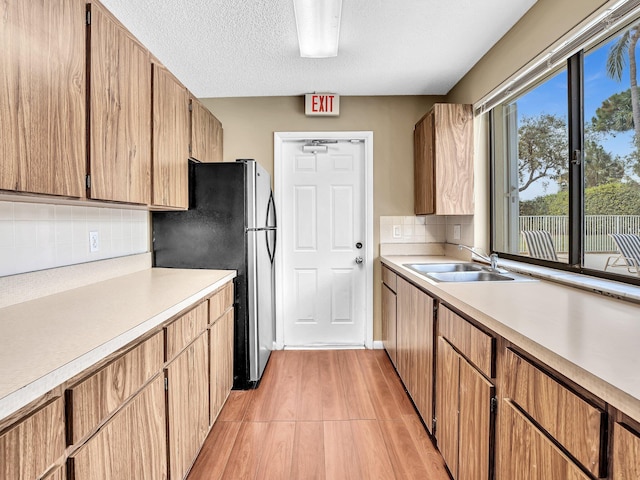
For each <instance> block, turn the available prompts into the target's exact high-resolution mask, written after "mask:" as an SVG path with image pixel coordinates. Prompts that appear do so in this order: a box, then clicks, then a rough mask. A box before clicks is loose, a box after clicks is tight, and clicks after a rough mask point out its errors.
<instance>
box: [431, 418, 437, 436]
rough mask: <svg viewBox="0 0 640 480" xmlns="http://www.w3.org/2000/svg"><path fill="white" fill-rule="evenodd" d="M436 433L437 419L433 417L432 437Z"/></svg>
mask: <svg viewBox="0 0 640 480" xmlns="http://www.w3.org/2000/svg"><path fill="white" fill-rule="evenodd" d="M435 433H436V417H433V419H432V420H431V435H435Z"/></svg>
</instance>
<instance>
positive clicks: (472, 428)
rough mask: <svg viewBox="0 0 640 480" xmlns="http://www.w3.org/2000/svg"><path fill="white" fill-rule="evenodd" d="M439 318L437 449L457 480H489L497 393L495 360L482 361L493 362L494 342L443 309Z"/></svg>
mask: <svg viewBox="0 0 640 480" xmlns="http://www.w3.org/2000/svg"><path fill="white" fill-rule="evenodd" d="M438 318H439V326H438V332H439V336H438V346H437V361H436V366H437V368H436V432H435V435H436V439H437V442H438V448H439V449H440V452H441V453H442V456H443V457H444V460H445V463H446V464H447V467H448V468H449V471H450V472H451V475H452V477H453V478H454V479H455V480H488V479H489V473H490V471H491V468H490V465H491V453H492V452H491V445H492V430H493V427H492V426H493V414H492V411H491V402H492V398H493V397H494V392H495V388H494V386H493V384H492V383H491V382H490V381H489V380H487V378H485V376H484V375H483V371H484V372H485V374H486V373H488V374H489V375H490V374H491V372H492V368H491V361H490V362H489V363H488V364H485V362H484V360H483V359H485V358H487V357H489V358H490V357H491V355H492V353H493V339H492V337H490V336H488V335H487V334H486V333H484V332H482V331H480V330H478V329H477V328H476V327H475V326H473V325H471V324H470V323H469V322H467V321H466V320H465V319H463V318H462V317H460V316H458V315H456V314H455V313H454V312H452V311H451V310H449V309H448V308H446V307H444V306H442V305H441V306H440V308H439V317H438ZM454 347H455V348H454ZM484 352H486V353H488V355H487V354H486V353H484ZM463 355H464V356H463ZM467 355H468V356H467ZM472 362H473V363H472ZM478 364H480V365H483V364H484V366H481V367H480V369H478V367H477V365H478ZM485 369H486V370H485ZM550 478H551V477H550Z"/></svg>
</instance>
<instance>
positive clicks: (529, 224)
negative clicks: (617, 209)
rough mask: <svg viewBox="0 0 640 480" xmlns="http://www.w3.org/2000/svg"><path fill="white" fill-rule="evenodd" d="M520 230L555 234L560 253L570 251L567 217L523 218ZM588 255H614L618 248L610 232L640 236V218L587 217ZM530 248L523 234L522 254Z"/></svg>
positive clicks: (615, 216)
mask: <svg viewBox="0 0 640 480" xmlns="http://www.w3.org/2000/svg"><path fill="white" fill-rule="evenodd" d="M519 223H520V225H519V228H520V230H519V231H522V230H546V231H548V232H549V233H550V234H551V237H552V238H553V243H554V245H555V247H556V252H558V253H567V252H568V251H569V217H568V216H566V215H556V216H552V215H529V216H521V217H520V222H519ZM584 232H585V245H584V251H585V253H614V252H616V251H617V250H616V246H615V244H614V243H613V240H611V237H609V235H608V234H609V233H635V234H640V215H587V216H585V223H584ZM526 251H527V247H526V245H525V243H524V239H523V238H522V235H520V252H521V253H523V252H526Z"/></svg>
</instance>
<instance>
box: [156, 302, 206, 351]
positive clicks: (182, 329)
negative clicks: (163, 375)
mask: <svg viewBox="0 0 640 480" xmlns="http://www.w3.org/2000/svg"><path fill="white" fill-rule="evenodd" d="M207 307H208V305H207V302H203V303H201V304H200V305H198V306H196V307H194V308H192V309H191V310H189V311H188V312H187V313H185V314H184V315H182V316H181V317H180V318H178V319H177V320H176V321H174V322H172V323H170V324H169V325H167V326H166V327H165V330H166V332H167V356H166V361H167V362H168V361H169V360H171V359H172V358H174V357H175V356H176V355H177V354H178V353H179V352H180V351H181V350H182V349H183V348H184V347H186V346H187V345H189V343H191V341H192V340H193V339H194V338H196V337H197V336H198V335H200V333H202V332H203V331H204V330H205V329H206V328H207V323H208V317H209V315H208V309H207Z"/></svg>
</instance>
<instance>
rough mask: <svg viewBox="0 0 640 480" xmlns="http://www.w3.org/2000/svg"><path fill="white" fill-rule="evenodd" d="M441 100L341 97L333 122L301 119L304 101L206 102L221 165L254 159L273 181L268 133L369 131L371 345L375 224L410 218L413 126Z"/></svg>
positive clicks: (376, 313) (376, 278)
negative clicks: (217, 129)
mask: <svg viewBox="0 0 640 480" xmlns="http://www.w3.org/2000/svg"><path fill="white" fill-rule="evenodd" d="M438 100H442V98H441V97H426V96H395V97H341V98H340V116H339V117H337V118H336V117H306V116H305V114H304V97H303V96H302V95H301V96H299V97H252V98H215V99H213V98H210V99H202V102H203V103H204V104H205V105H206V106H207V108H209V109H210V110H211V111H212V112H213V113H214V114H215V116H216V117H217V118H218V119H219V120H220V121H221V122H222V125H223V128H224V160H225V161H234V160H235V159H236V158H255V159H256V160H257V161H259V162H260V163H261V164H262V165H263V166H264V167H265V168H266V169H267V170H268V171H269V172H270V173H271V174H272V175H273V132H289V131H349V130H351V131H373V162H374V165H373V183H374V188H373V191H374V200H373V215H374V219H373V222H374V223H373V231H374V250H373V252H374V257H375V262H374V280H373V281H374V302H373V304H374V333H373V335H374V339H375V340H378V339H380V294H379V290H380V289H379V288H377V286H378V285H379V284H380V262H379V260H378V252H379V228H378V225H379V218H380V216H389V215H413V126H414V125H415V123H416V121H418V120H419V119H420V117H422V115H424V114H425V113H426V111H427V110H428V109H429V107H430V106H431V105H432V104H433V103H434V101H438Z"/></svg>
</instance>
